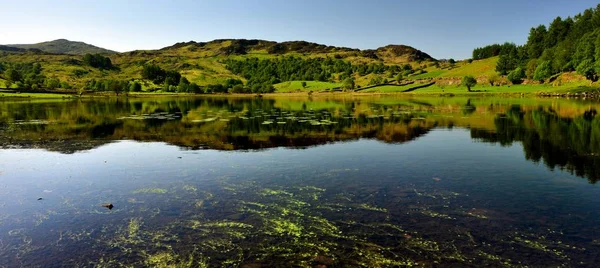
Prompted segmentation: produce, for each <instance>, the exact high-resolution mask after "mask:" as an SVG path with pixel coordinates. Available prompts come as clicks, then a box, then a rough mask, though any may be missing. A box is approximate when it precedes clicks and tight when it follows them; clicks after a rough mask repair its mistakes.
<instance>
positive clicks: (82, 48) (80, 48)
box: [6, 39, 117, 55]
mask: <svg viewBox="0 0 600 268" xmlns="http://www.w3.org/2000/svg"><path fill="white" fill-rule="evenodd" d="M6 46H8V47H14V48H21V49H37V50H40V51H43V52H47V53H53V54H69V55H85V54H87V53H89V54H114V53H117V52H115V51H112V50H108V49H105V48H101V47H97V46H93V45H90V44H86V43H84V42H77V41H69V40H66V39H58V40H54V41H48V42H42V43H37V44H13V45H6Z"/></svg>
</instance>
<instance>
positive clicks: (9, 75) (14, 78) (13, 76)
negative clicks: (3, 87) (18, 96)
mask: <svg viewBox="0 0 600 268" xmlns="http://www.w3.org/2000/svg"><path fill="white" fill-rule="evenodd" d="M22 79H23V78H22V77H21V74H20V73H19V71H17V70H15V69H12V68H11V69H8V70H7V71H6V80H8V81H10V82H13V83H14V82H19V81H21V80H22Z"/></svg>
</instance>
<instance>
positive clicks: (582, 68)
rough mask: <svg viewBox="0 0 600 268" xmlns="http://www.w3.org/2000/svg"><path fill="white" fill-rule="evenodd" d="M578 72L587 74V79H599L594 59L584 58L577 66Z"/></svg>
mask: <svg viewBox="0 0 600 268" xmlns="http://www.w3.org/2000/svg"><path fill="white" fill-rule="evenodd" d="M576 70H577V73H578V74H580V75H583V76H585V78H586V79H588V80H591V81H596V80H598V79H597V78H598V77H597V75H596V68H595V65H594V62H593V61H592V60H589V59H588V60H584V61H582V62H581V63H580V64H579V66H577V69H576Z"/></svg>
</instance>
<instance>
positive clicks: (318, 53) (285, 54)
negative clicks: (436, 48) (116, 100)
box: [0, 39, 436, 91]
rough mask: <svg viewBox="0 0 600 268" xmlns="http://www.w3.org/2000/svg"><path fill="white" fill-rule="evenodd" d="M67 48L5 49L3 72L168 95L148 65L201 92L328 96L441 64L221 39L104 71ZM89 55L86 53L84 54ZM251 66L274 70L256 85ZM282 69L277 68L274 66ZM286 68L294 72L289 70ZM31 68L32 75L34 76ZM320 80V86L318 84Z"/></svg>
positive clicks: (411, 52)
mask: <svg viewBox="0 0 600 268" xmlns="http://www.w3.org/2000/svg"><path fill="white" fill-rule="evenodd" d="M65 42H67V43H68V44H71V45H74V44H76V43H74V42H70V41H60V40H58V41H52V42H46V43H41V44H45V45H39V46H38V45H36V46H25V45H18V46H15V45H11V46H8V47H7V49H4V50H0V64H1V63H4V65H5V68H4V69H8V68H9V67H10V68H13V69H18V68H21V69H23V68H25V67H27V65H32V64H40V65H41V68H40V69H41V71H40V73H39V74H38V77H39V79H37V81H45V80H48V79H50V78H52V79H58V80H60V82H61V83H65V85H67V84H68V86H67V87H68V88H75V89H80V88H85V87H86V86H87V85H88V84H89V82H90V81H92V80H94V81H106V80H122V81H131V80H136V81H140V82H141V83H142V88H143V89H144V90H151V89H161V88H164V86H163V84H157V83H153V82H152V81H151V80H150V79H142V78H143V77H142V70H143V69H144V66H148V65H156V66H158V67H160V68H162V69H164V70H167V71H176V72H178V73H180V74H181V76H183V77H185V78H186V79H187V81H189V82H191V83H195V84H197V85H199V86H201V87H205V86H209V85H215V84H226V83H227V82H228V81H230V80H232V79H235V80H240V81H242V82H243V83H245V84H246V85H249V86H251V85H252V84H265V83H270V84H271V85H275V84H278V83H282V82H289V81H315V83H309V86H310V87H311V89H313V90H321V89H325V88H329V87H333V86H334V85H340V84H341V83H342V80H344V78H348V77H353V78H354V79H356V81H357V82H356V83H357V84H358V85H360V84H361V83H367V82H368V81H363V80H365V79H366V78H365V77H371V76H381V77H391V76H393V75H394V74H395V73H398V72H399V71H401V67H402V66H403V65H406V66H409V68H410V69H411V70H412V69H416V68H420V67H419V66H420V65H419V63H421V64H422V65H423V66H426V65H427V64H428V63H433V62H435V61H436V60H435V59H434V58H432V57H431V56H429V55H428V54H426V53H424V52H422V51H419V50H417V49H415V48H412V47H409V46H401V45H389V46H386V47H383V48H378V49H373V50H359V49H352V48H345V47H334V46H327V45H322V44H316V43H310V42H305V41H289V42H281V43H278V42H273V41H266V40H245V39H222V40H214V41H210V42H193V41H191V42H184V43H177V44H174V45H172V46H169V47H165V48H162V49H158V50H137V51H131V52H125V53H111V54H105V56H106V57H107V58H108V59H110V61H111V63H112V66H113V68H104V69H99V68H95V67H92V66H91V65H90V64H88V63H86V62H85V59H84V57H83V56H81V55H80V54H82V53H84V52H83V51H84V50H83V49H84V47H87V48H92V47H93V46H90V45H83V46H84V47H79V48H80V50H74V49H75V48H72V49H70V50H69V49H64V48H63V50H56V49H55V50H51V51H50V49H49V48H48V47H50V46H49V45H48V44H54V45H53V47H56V45H57V44H59V43H65ZM77 44H84V43H77ZM26 49H27V50H26ZM102 51H105V50H102V49H100V50H98V52H102ZM59 52H60V53H59ZM65 52H69V53H65ZM90 52H91V51H90V50H87V51H86V52H85V53H90ZM75 54H77V55H75ZM247 60H258V62H259V63H261V64H262V63H265V61H269V63H268V64H262V65H263V67H265V70H258V72H261V73H262V74H263V80H261V81H255V80H256V79H258V78H256V77H257V75H256V74H248V69H247V68H245V69H244V70H238V71H232V68H231V65H232V64H234V63H238V65H240V64H241V65H243V64H244V62H245V61H247ZM286 64H287V65H289V64H294V66H286ZM276 65H277V66H278V67H274V66H276ZM11 66H12V67H11ZM0 68H1V67H0ZM28 68H29V67H28ZM277 68H279V69H277ZM286 68H291V69H289V70H288V71H285V70H283V69H286ZM298 68H300V69H298ZM311 68H312V69H311ZM25 69H27V68H25ZM30 69H32V68H29V69H27V70H30ZM23 70H24V69H23ZM23 70H22V72H24V71H23ZM265 72H267V73H265ZM6 76H7V74H6V72H5V73H4V74H1V73H0V78H6ZM26 77H27V74H25V73H24V74H23V75H21V78H22V79H23V81H21V82H22V83H21V84H19V86H25V87H27V86H31V85H30V84H33V83H35V82H31V81H30V82H27V81H24V79H25V78H26ZM265 77H266V78H273V81H270V80H269V81H265V80H264V78H265ZM255 78H256V79H255ZM390 79H391V78H390ZM33 80H35V79H33ZM317 81H318V82H320V83H316V82H317ZM55 84H56V83H55ZM174 85H175V86H176V85H177V84H176V83H175V84H174ZM232 85H233V84H232ZM298 85H299V84H296V83H294V84H292V86H291V87H289V86H287V87H285V86H284V87H281V86H277V88H281V89H282V90H283V91H295V90H299V88H298ZM13 87H16V85H13ZM38 87H48V85H47V84H45V83H44V84H39V85H38Z"/></svg>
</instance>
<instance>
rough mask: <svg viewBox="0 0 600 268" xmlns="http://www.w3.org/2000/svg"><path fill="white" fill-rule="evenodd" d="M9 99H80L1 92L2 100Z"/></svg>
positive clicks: (43, 94) (58, 95)
mask: <svg viewBox="0 0 600 268" xmlns="http://www.w3.org/2000/svg"><path fill="white" fill-rule="evenodd" d="M3 98H7V99H70V98H78V96H77V95H73V94H56V93H10V92H0V100H1V99H3Z"/></svg>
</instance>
